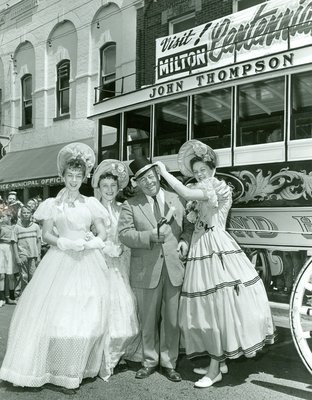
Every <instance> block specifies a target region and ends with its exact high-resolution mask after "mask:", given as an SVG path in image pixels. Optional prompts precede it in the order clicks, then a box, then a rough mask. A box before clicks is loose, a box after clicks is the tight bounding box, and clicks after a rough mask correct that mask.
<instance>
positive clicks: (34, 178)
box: [0, 138, 93, 191]
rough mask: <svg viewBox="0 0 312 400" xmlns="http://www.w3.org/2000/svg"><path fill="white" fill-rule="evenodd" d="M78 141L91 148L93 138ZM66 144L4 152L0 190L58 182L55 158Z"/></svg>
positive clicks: (0, 166)
mask: <svg viewBox="0 0 312 400" xmlns="http://www.w3.org/2000/svg"><path fill="white" fill-rule="evenodd" d="M77 141H78V140H77ZM79 142H83V143H85V144H87V145H89V146H90V147H91V148H93V138H88V139H80V140H79ZM66 144H67V143H59V144H55V145H51V146H45V147H39V148H35V149H27V150H20V151H12V152H10V153H8V154H6V155H5V156H4V157H3V158H2V159H1V160H0V191H4V190H10V189H23V188H25V187H35V186H44V185H57V184H60V183H61V179H60V178H59V177H58V173H57V166H56V158H57V154H58V152H59V151H60V149H61V148H62V147H63V146H65V145H66Z"/></svg>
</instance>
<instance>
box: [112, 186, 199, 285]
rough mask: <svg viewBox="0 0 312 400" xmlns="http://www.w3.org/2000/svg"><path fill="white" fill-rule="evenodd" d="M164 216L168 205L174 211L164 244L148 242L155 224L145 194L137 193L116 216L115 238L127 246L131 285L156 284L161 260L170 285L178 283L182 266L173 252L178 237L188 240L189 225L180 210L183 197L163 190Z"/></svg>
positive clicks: (180, 280) (190, 229) (175, 252)
mask: <svg viewBox="0 0 312 400" xmlns="http://www.w3.org/2000/svg"><path fill="white" fill-rule="evenodd" d="M164 193H165V216H166V214H167V212H168V211H169V208H170V207H171V206H174V207H175V213H174V216H173V218H172V219H171V221H170V224H169V225H170V227H171V233H170V234H169V236H168V237H167V238H166V239H165V243H163V244H159V243H152V242H151V241H150V235H151V233H152V230H153V229H154V228H155V227H156V226H157V223H156V219H155V216H154V213H153V210H152V207H151V205H150V204H149V202H148V200H147V198H146V196H145V195H144V194H143V193H142V192H139V193H138V194H136V195H135V196H134V197H132V198H130V199H128V200H127V201H125V202H124V203H123V205H122V209H121V214H120V217H119V223H118V230H119V239H120V241H121V242H122V243H123V244H125V245H126V246H128V247H130V248H131V263H130V283H131V286H132V287H134V288H145V289H151V288H155V287H156V286H157V285H158V282H159V279H160V275H161V270H162V266H163V263H164V261H165V262H166V266H167V270H168V275H169V278H170V281H171V283H172V285H173V286H180V285H182V281H183V277H184V265H183V263H182V262H181V260H180V259H179V254H178V252H177V247H178V242H179V240H185V241H186V242H187V243H190V240H191V235H192V232H193V225H192V224H190V223H189V222H188V221H187V220H186V218H185V213H184V200H183V199H181V198H180V197H179V196H178V195H177V194H176V193H174V192H170V191H167V190H164Z"/></svg>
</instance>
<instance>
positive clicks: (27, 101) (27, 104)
mask: <svg viewBox="0 0 312 400" xmlns="http://www.w3.org/2000/svg"><path fill="white" fill-rule="evenodd" d="M29 80H30V93H28V92H27V87H26V85H27V82H28V81H29ZM32 84H33V82H32V74H25V75H23V76H22V78H21V102H22V126H21V128H22V129H24V128H31V127H32V126H33V100H32ZM26 97H27V98H26ZM29 110H30V113H31V118H30V121H26V111H28V112H29Z"/></svg>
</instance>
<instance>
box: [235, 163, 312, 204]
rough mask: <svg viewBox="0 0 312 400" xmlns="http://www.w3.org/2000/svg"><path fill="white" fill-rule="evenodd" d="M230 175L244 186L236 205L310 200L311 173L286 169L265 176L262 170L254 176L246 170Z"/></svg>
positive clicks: (311, 192)
mask: <svg viewBox="0 0 312 400" xmlns="http://www.w3.org/2000/svg"><path fill="white" fill-rule="evenodd" d="M232 174H233V175H234V176H236V177H237V178H238V179H239V180H240V181H241V182H242V184H243V186H244V193H242V195H241V196H240V197H239V198H237V200H236V203H246V204H247V203H249V202H250V201H256V202H259V203H260V202H263V201H266V200H287V201H292V200H298V199H303V200H311V199H312V171H310V172H307V171H306V170H301V171H292V170H289V167H287V168H282V169H281V170H280V171H279V172H278V173H275V174H272V172H271V171H268V173H267V175H266V176H264V175H263V171H262V169H258V170H257V171H256V173H255V174H254V173H252V172H250V171H247V170H243V171H233V172H232Z"/></svg>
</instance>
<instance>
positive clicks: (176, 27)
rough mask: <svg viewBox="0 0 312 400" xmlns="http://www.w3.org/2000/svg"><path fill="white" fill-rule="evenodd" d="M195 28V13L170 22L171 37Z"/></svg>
mask: <svg viewBox="0 0 312 400" xmlns="http://www.w3.org/2000/svg"><path fill="white" fill-rule="evenodd" d="M194 26H195V13H192V14H188V15H184V16H183V17H180V18H175V19H173V20H172V21H170V22H169V35H173V34H174V33H178V32H182V31H186V30H187V29H191V28H194Z"/></svg>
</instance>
